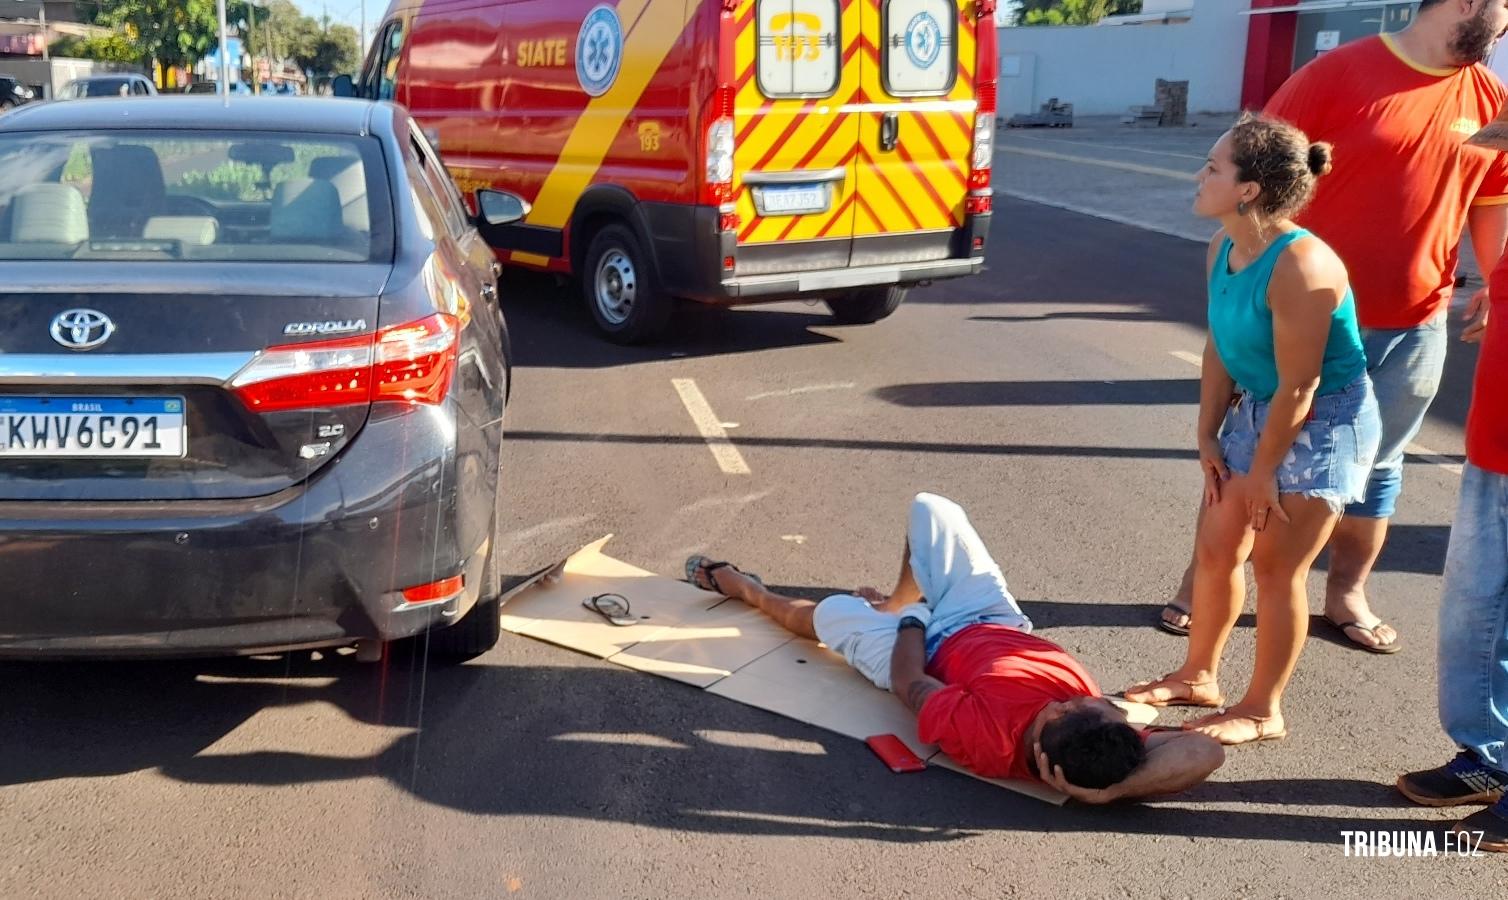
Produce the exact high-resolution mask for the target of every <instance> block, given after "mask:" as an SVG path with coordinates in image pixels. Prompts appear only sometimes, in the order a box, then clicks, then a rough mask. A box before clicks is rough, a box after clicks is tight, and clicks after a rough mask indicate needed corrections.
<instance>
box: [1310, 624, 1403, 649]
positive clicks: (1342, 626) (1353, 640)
mask: <svg viewBox="0 0 1508 900" xmlns="http://www.w3.org/2000/svg"><path fill="white" fill-rule="evenodd" d="M1320 618H1321V619H1324V620H1325V621H1326V622H1328V623H1329V624H1330V627H1331V628H1334V629H1335V630H1336V631H1339V632H1340V634H1341V637H1343V638H1345V639H1346V642H1347V643H1349V644H1351V645H1353V646H1355V647H1357V648H1359V649H1361V650H1365V651H1367V652H1368V653H1376V654H1377V655H1379V656H1391V655H1392V654H1394V653H1397V652H1398V651H1399V650H1402V649H1403V647H1402V645H1400V644H1399V643H1398V639H1397V638H1394V639H1393V643H1391V644H1377V645H1375V646H1374V645H1372V644H1363V643H1362V642H1361V641H1358V640H1357V639H1356V638H1353V637H1351V635H1349V634H1347V633H1346V629H1347V628H1355V629H1356V630H1358V631H1365V632H1366V633H1367V634H1370V635H1371V636H1372V637H1373V638H1374V639H1375V638H1376V637H1377V629H1378V628H1380V627H1382V625H1383V624H1384V623H1383V622H1381V621H1379V622H1378V623H1377V624H1376V625H1372V626H1367V625H1363V624H1361V623H1360V622H1337V621H1335V620H1334V619H1332V618H1330V617H1329V616H1320Z"/></svg>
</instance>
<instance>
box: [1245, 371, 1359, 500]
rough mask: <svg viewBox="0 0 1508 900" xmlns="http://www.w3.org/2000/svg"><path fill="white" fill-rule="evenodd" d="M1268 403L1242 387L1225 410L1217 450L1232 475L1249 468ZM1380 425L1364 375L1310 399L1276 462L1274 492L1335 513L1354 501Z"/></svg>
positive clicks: (1265, 425)
mask: <svg viewBox="0 0 1508 900" xmlns="http://www.w3.org/2000/svg"><path fill="white" fill-rule="evenodd" d="M1271 407H1272V403H1271V402H1270V401H1267V400H1256V399H1254V398H1253V397H1252V395H1251V394H1250V393H1249V392H1247V391H1242V392H1241V393H1240V395H1239V396H1238V397H1237V399H1236V402H1235V403H1233V404H1231V408H1230V410H1229V411H1228V412H1227V413H1226V414H1225V424H1224V425H1222V426H1221V428H1220V450H1221V452H1222V453H1224V454H1225V464H1226V466H1228V467H1229V468H1230V470H1231V471H1232V472H1233V473H1236V474H1240V475H1245V474H1246V473H1248V472H1250V471H1251V462H1252V459H1253V457H1255V456H1256V453H1257V441H1258V440H1260V438H1261V436H1262V429H1263V428H1266V427H1267V413H1268V411H1269V410H1270V409H1271ZM1381 429H1382V426H1381V422H1380V420H1379V419H1378V415H1377V398H1376V397H1374V396H1373V395H1372V382H1371V379H1369V378H1368V377H1367V376H1366V375H1365V374H1363V375H1362V376H1361V377H1359V378H1357V379H1356V380H1355V381H1353V382H1351V383H1350V384H1348V385H1346V386H1345V387H1343V388H1341V389H1340V390H1338V391H1335V392H1333V393H1330V394H1325V395H1323V396H1319V397H1315V398H1314V406H1313V407H1312V408H1311V410H1310V412H1309V419H1308V421H1306V422H1305V423H1304V427H1303V428H1302V429H1301V430H1300V431H1299V434H1298V437H1296V438H1294V441H1293V446H1292V447H1289V448H1288V455H1287V456H1285V457H1284V458H1283V461H1282V463H1281V464H1279V466H1278V493H1280V494H1300V495H1302V496H1304V497H1310V498H1317V499H1321V500H1324V501H1326V502H1327V503H1329V504H1330V508H1331V509H1333V510H1335V511H1336V512H1342V511H1344V510H1345V508H1346V505H1347V504H1350V503H1356V502H1359V501H1360V500H1361V499H1362V498H1363V497H1364V496H1365V495H1366V490H1367V479H1368V478H1369V477H1370V476H1371V474H1372V463H1373V461H1374V460H1375V458H1376V456H1377V443H1378V441H1379V440H1380V439H1381Z"/></svg>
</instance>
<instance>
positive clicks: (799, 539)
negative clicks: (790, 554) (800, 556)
mask: <svg viewBox="0 0 1508 900" xmlns="http://www.w3.org/2000/svg"><path fill="white" fill-rule="evenodd" d="M780 539H781V540H782V541H789V542H790V543H792V544H795V545H796V546H798V547H799V546H801V545H802V544H804V543H806V535H804V534H782V535H781V536H780Z"/></svg>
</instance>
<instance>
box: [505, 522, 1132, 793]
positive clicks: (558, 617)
mask: <svg viewBox="0 0 1508 900" xmlns="http://www.w3.org/2000/svg"><path fill="white" fill-rule="evenodd" d="M611 539H612V535H608V536H607V537H605V538H603V539H602V540H600V541H597V542H595V543H592V544H588V545H587V546H585V547H583V548H581V549H580V550H578V551H577V552H576V553H574V554H572V555H571V556H570V557H569V558H567V559H566V560H564V561H563V562H561V563H560V564H559V565H557V566H555V567H554V568H552V569H550V570H548V571H546V572H544V573H541V574H540V575H538V576H536V577H535V578H533V579H531V580H530V581H528V582H525V583H524V584H523V585H520V586H519V587H518V588H515V589H514V590H513V591H512V592H510V593H509V595H508V598H507V602H506V603H505V604H504V606H503V615H502V622H503V628H504V629H505V630H507V631H510V632H513V633H514V634H519V635H523V636H525V637H530V638H534V639H536V640H541V641H546V642H548V643H551V644H557V645H559V646H561V647H566V648H568V649H571V650H576V651H579V652H581V653H586V654H589V655H591V656H596V657H598V658H600V659H605V660H607V661H609V662H612V663H616V664H618V665H621V666H624V667H626V668H630V669H634V670H636V671H640V672H648V673H650V674H653V675H659V676H661V677H663V678H670V679H673V680H675V681H680V682H683V683H685V684H689V685H692V686H694V687H698V688H704V689H706V690H707V691H709V692H711V693H713V694H717V695H719V696H721V697H727V698H728V699H730V700H737V701H738V702H740V703H745V704H748V705H749V706H754V707H757V708H759V709H764V710H768V711H770V712H773V713H778V714H780V715H783V716H786V717H788V718H791V719H795V720H797V721H799V722H805V723H807V724H809V725H816V726H817V727H819V728H825V729H827V730H828V731H833V732H837V733H838V734H842V735H847V736H848V737H852V738H857V739H859V740H863V739H864V738H866V737H868V736H870V735H874V734H895V735H896V736H898V737H900V739H901V740H903V741H905V742H906V743H907V744H908V745H909V746H910V747H911V749H912V750H914V751H915V752H916V754H917V755H918V756H920V757H922V758H923V759H925V760H927V762H928V764H929V765H936V766H943V767H945V768H949V769H952V770H954V771H956V772H961V773H963V774H965V775H969V776H970V777H974V778H977V777H978V776H975V775H973V774H972V773H970V772H969V771H968V770H966V769H964V768H963V767H962V766H960V765H958V764H957V763H955V762H954V761H953V760H951V759H949V758H948V756H947V754H945V753H943V752H941V751H940V750H938V748H937V747H935V746H932V745H929V744H923V743H921V742H920V741H919V740H918V739H917V737H916V718H915V716H913V715H912V714H911V711H910V710H908V709H906V708H905V706H904V705H903V704H902V703H901V702H900V700H898V699H897V698H896V697H895V696H893V695H892V694H890V693H889V692H887V691H882V690H879V689H878V688H876V687H875V686H874V685H872V684H870V683H869V681H867V680H866V679H865V678H864V677H863V676H861V675H859V674H858V673H857V672H855V671H853V669H851V668H849V666H848V664H847V663H845V662H844V661H843V659H842V657H840V656H838V655H837V654H835V653H832V652H831V651H829V650H828V649H827V648H825V647H823V646H822V645H821V644H818V643H816V642H814V641H808V640H805V639H802V638H798V637H796V636H794V635H792V634H790V633H789V632H787V631H786V630H784V629H783V628H781V627H780V626H778V625H776V624H775V623H774V622H772V621H771V620H770V619H768V618H767V617H765V616H764V615H763V614H761V613H760V612H758V611H757V610H753V609H750V608H749V607H747V606H745V605H744V604H742V603H740V602H739V601H737V600H729V599H727V598H724V597H721V596H719V595H717V594H714V593H710V592H708V591H703V590H701V589H699V588H697V587H694V586H692V585H690V584H687V583H686V582H684V581H678V580H675V579H671V578H666V577H664V576H661V575H656V574H654V573H653V572H647V571H645V570H643V569H640V568H638V567H636V566H633V565H630V564H628V563H625V562H623V561H621V560H617V559H614V558H612V557H610V556H608V555H606V554H605V553H603V552H602V548H603V547H604V546H606V545H607V542H608V541H609V540H611ZM599 594H620V595H622V596H623V597H625V598H627V599H628V601H629V604H630V610H631V612H632V614H633V615H634V616H635V617H636V618H638V620H639V621H638V623H637V624H634V625H628V626H618V625H612V624H610V623H608V622H607V621H606V620H604V619H603V618H602V617H601V616H599V615H597V614H596V613H594V612H592V611H591V610H588V609H586V608H585V607H583V606H582V601H583V600H585V599H586V598H588V597H594V596H597V595H599ZM1131 712H1132V719H1133V721H1136V722H1138V723H1139V724H1145V723H1147V722H1150V721H1151V719H1152V718H1153V717H1155V715H1156V712H1155V711H1154V710H1152V709H1151V708H1150V707H1146V708H1143V709H1134V710H1132V711H1131ZM979 780H981V781H986V782H988V783H990V784H995V785H999V786H1000V787H1004V788H1007V789H1009V790H1012V791H1016V792H1018V793H1021V794H1026V795H1027V796H1030V797H1035V798H1037V799H1039V800H1043V801H1045V802H1048V803H1054V804H1061V803H1063V801H1064V800H1065V799H1066V798H1065V797H1063V795H1062V794H1059V793H1058V792H1057V791H1053V790H1049V789H1047V788H1045V787H1043V786H1042V785H1039V784H1035V783H1032V782H1020V781H999V780H994V779H983V778H981V779H979Z"/></svg>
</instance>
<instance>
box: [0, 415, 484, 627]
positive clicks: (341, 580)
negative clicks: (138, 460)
mask: <svg viewBox="0 0 1508 900" xmlns="http://www.w3.org/2000/svg"><path fill="white" fill-rule="evenodd" d="M455 415H457V413H456V412H455V410H454V409H453V408H451V407H443V408H435V407H429V408H408V409H401V410H394V411H391V412H389V413H386V414H384V416H382V417H379V416H377V415H375V414H374V417H373V418H372V419H371V420H369V421H368V423H367V425H366V426H365V427H364V428H363V429H362V431H361V433H360V435H359V436H358V438H357V439H356V440H354V441H353V442H352V443H351V444H350V445H349V446H348V447H347V449H346V451H345V453H344V454H343V455H342V456H341V457H340V458H337V459H336V460H333V461H332V462H331V463H330V464H329V465H327V466H325V467H324V468H322V469H321V470H319V471H318V472H317V473H316V474H315V475H314V476H313V477H312V478H311V479H310V480H309V481H307V482H305V483H304V484H302V485H299V486H297V487H295V488H290V489H289V490H286V491H282V492H279V493H277V494H273V495H270V496H266V497H259V498H251V499H247V500H236V501H219V500H216V501H184V502H168V503H137V504H133V503H110V504H89V503H84V502H67V503H61V502H8V503H0V570H3V571H4V573H5V583H6V586H5V590H4V592H3V594H0V656H84V655H98V656H161V655H179V656H184V655H219V654H226V653H255V652H265V651H268V650H275V649H290V648H296V647H315V646H329V645H337V644H347V643H351V642H352V641H354V640H357V639H362V638H374V639H381V640H391V639H396V638H402V637H407V636H411V635H414V634H419V633H421V632H423V631H425V630H427V629H429V628H430V627H431V626H434V625H439V624H445V623H448V622H451V621H455V620H457V619H458V618H459V617H460V616H462V615H464V614H465V613H466V612H467V611H468V610H469V609H470V608H471V606H472V605H473V604H474V603H475V602H476V600H477V598H478V596H479V595H480V594H481V592H482V590H483V585H482V580H483V571H482V570H483V568H484V557H485V556H486V553H487V551H488V550H489V549H490V547H489V545H488V543H487V536H488V535H489V534H490V527H491V521H492V515H493V509H492V507H493V502H492V498H494V497H495V496H496V481H495V474H493V475H492V476H491V477H488V476H487V474H486V473H496V471H497V467H496V464H495V463H496V461H495V460H493V461H491V464H490V465H489V464H488V463H487V462H486V461H482V460H466V459H464V456H465V454H464V453H458V452H457V445H456V443H455V438H454V436H455V434H456V428H455V426H454V424H453V421H454V420H453V418H450V421H446V419H447V418H448V417H454V416H455ZM463 476H466V477H469V478H470V480H469V481H463ZM481 497H485V500H479V499H478V498H481ZM456 575H461V576H463V577H464V587H463V588H462V589H461V591H460V592H459V593H458V594H455V595H453V596H448V597H443V598H440V599H438V600H435V601H432V602H430V603H425V604H409V603H407V602H405V601H404V599H403V596H402V591H403V589H404V588H407V587H412V586H415V585H421V584H429V583H432V582H436V581H440V580H442V579H445V578H449V577H452V576H456Z"/></svg>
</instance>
